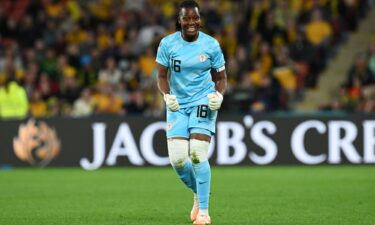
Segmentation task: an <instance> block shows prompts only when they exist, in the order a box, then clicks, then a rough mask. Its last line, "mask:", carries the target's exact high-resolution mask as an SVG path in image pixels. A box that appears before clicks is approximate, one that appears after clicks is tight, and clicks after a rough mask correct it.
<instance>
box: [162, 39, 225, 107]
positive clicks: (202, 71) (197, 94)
mask: <svg viewBox="0 0 375 225" xmlns="http://www.w3.org/2000/svg"><path fill="white" fill-rule="evenodd" d="M156 62H157V63H159V64H161V65H163V66H165V67H168V68H169V73H170V79H169V83H170V94H172V95H176V97H177V100H178V102H179V104H180V107H181V108H186V107H190V106H194V105H197V104H203V102H206V99H207V95H208V94H209V93H212V92H215V84H214V82H213V81H212V78H211V69H214V70H219V69H221V68H223V67H224V66H225V60H224V56H223V53H222V51H221V48H220V45H219V43H218V42H217V40H216V39H214V38H213V37H211V36H209V35H207V34H205V33H203V32H199V36H198V39H197V40H196V41H193V42H187V41H185V40H184V39H183V38H182V35H181V32H175V33H173V34H170V35H168V36H166V37H164V38H163V39H162V40H161V42H160V45H159V48H158V52H157V56H156ZM202 101H203V102H202Z"/></svg>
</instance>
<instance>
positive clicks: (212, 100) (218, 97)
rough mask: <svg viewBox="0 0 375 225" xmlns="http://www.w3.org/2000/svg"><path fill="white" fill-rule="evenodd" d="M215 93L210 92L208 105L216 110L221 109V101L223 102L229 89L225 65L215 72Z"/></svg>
mask: <svg viewBox="0 0 375 225" xmlns="http://www.w3.org/2000/svg"><path fill="white" fill-rule="evenodd" d="M215 78H216V81H215V89H216V92H215V93H210V94H208V96H207V97H208V107H209V108H210V109H211V110H213V111H216V110H218V109H220V107H221V103H222V102H223V99H224V97H223V95H224V93H225V90H226V89H227V73H226V72H225V67H222V68H220V69H218V70H216V73H215Z"/></svg>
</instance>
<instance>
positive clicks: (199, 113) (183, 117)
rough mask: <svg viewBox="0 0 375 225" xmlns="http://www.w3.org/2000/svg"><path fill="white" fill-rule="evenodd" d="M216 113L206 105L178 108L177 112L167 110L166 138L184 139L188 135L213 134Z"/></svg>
mask: <svg viewBox="0 0 375 225" xmlns="http://www.w3.org/2000/svg"><path fill="white" fill-rule="evenodd" d="M216 118H217V111H211V110H210V109H209V108H208V106H207V105H197V106H192V107H188V108H182V109H181V108H180V110H178V111H177V112H172V111H170V110H167V138H172V137H185V138H189V137H190V134H205V135H208V136H211V135H214V134H215V129H216Z"/></svg>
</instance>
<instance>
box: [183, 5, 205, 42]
mask: <svg viewBox="0 0 375 225" xmlns="http://www.w3.org/2000/svg"><path fill="white" fill-rule="evenodd" d="M179 23H180V24H181V30H182V35H183V37H184V38H185V39H190V40H192V39H193V40H194V39H195V38H196V37H197V36H198V31H199V27H200V26H201V16H200V14H199V10H198V8H197V7H194V8H182V9H181V11H180V16H179Z"/></svg>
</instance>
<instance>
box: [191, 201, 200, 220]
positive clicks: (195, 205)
mask: <svg viewBox="0 0 375 225" xmlns="http://www.w3.org/2000/svg"><path fill="white" fill-rule="evenodd" d="M198 212H199V202H198V198H194V203H193V208H192V209H191V212H190V219H191V221H195V220H196V219H197V216H198Z"/></svg>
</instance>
